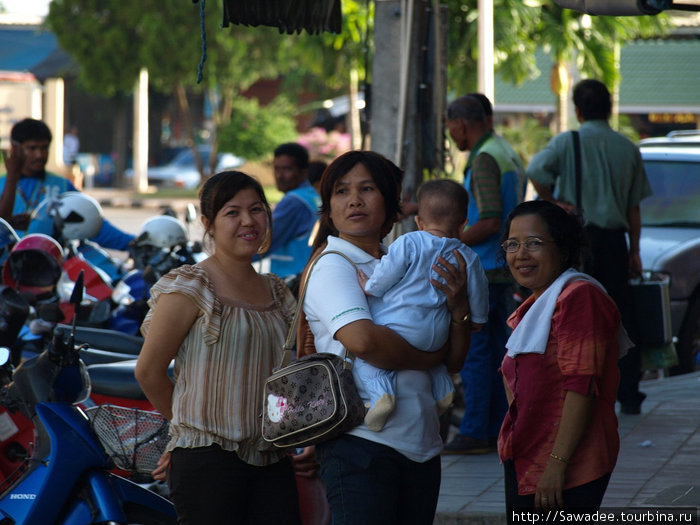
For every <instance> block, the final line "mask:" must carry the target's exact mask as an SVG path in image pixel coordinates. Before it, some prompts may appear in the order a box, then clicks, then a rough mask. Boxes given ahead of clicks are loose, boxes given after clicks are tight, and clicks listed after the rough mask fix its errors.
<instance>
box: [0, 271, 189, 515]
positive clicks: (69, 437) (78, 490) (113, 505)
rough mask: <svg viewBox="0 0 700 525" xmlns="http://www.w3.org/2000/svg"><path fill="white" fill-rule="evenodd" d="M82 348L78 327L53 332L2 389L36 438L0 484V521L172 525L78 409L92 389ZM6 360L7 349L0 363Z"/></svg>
mask: <svg viewBox="0 0 700 525" xmlns="http://www.w3.org/2000/svg"><path fill="white" fill-rule="evenodd" d="M81 281H82V274H81V275H80V276H79V278H78V280H77V282H76V286H75V288H74V292H73V295H72V296H71V299H70V302H71V303H72V304H73V305H74V307H75V308H76V310H77V309H79V307H80V302H81V300H82V291H83V285H82V282H81ZM76 317H77V312H76V315H75V316H74V319H75V318H76ZM80 350H81V347H80V346H78V347H76V344H75V325H73V330H71V331H70V332H69V333H66V331H65V330H62V331H59V330H57V331H56V332H55V334H54V336H53V339H52V340H51V342H50V343H49V344H48V347H47V348H46V350H45V351H44V352H42V353H41V354H40V355H39V356H37V357H33V358H31V359H28V360H26V361H25V362H23V363H22V364H21V365H19V366H18V367H17V368H16V369H15V370H14V373H12V376H11V379H12V381H11V382H10V383H9V384H7V385H6V386H5V387H4V388H3V391H2V393H1V395H0V405H2V407H4V408H6V409H7V410H8V411H9V412H10V413H13V412H15V411H18V412H19V413H21V414H23V416H25V417H26V418H28V419H30V420H31V421H32V423H33V424H34V428H35V434H34V436H35V437H34V440H33V443H32V445H33V446H31V447H29V448H28V452H27V454H26V457H24V458H23V460H22V461H20V462H19V463H20V465H19V467H18V468H17V469H16V470H15V471H14V472H12V473H10V474H9V475H7V476H6V479H5V480H4V481H3V482H2V485H0V523H8V524H9V523H12V524H27V525H34V524H44V523H47V524H48V523H54V524H59V525H73V524H75V525H85V524H92V523H94V524H97V523H100V524H105V523H110V524H114V525H120V524H124V525H125V524H135V523H142V524H153V525H158V524H164V525H165V524H174V523H176V514H175V510H174V507H173V505H172V503H171V502H169V501H168V500H167V499H165V498H163V497H161V496H159V495H157V494H155V493H154V492H151V491H149V490H147V489H145V488H143V487H141V486H140V485H138V484H135V483H133V482H131V481H128V480H126V479H124V478H122V477H120V476H116V475H114V474H111V473H110V472H109V471H110V470H111V469H113V468H114V466H115V462H114V460H113V457H112V456H110V455H108V454H107V453H106V452H105V445H104V443H103V442H102V441H100V439H98V436H97V435H96V433H95V430H94V428H95V427H94V425H93V424H91V420H90V418H88V416H87V415H86V414H85V412H83V411H82V410H81V409H80V408H78V407H77V406H76V403H79V402H81V401H82V400H84V399H85V398H86V397H87V395H88V394H89V391H90V380H89V377H88V375H87V373H86V370H85V366H84V364H83V362H82V361H81V359H80V356H79V352H80ZM8 360H9V351H8V350H7V349H6V348H5V349H3V350H1V351H0V363H6V362H7V361H8ZM8 367H9V364H5V365H3V367H2V370H3V371H8V370H10V368H8ZM137 437H138V436H137ZM155 439H157V438H150V441H149V443H147V444H146V445H149V446H150V445H152V444H153V441H154V440H155ZM132 441H134V440H132ZM136 441H138V440H136ZM134 450H136V447H134Z"/></svg>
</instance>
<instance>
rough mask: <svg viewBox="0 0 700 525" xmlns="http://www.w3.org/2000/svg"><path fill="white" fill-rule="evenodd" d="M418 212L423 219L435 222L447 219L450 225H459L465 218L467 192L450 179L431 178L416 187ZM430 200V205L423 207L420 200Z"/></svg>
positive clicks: (467, 201) (467, 203) (467, 199)
mask: <svg viewBox="0 0 700 525" xmlns="http://www.w3.org/2000/svg"><path fill="white" fill-rule="evenodd" d="M417 198H418V206H419V214H420V215H421V217H422V218H424V219H430V220H433V221H437V222H445V221H449V224H450V225H451V226H459V225H460V224H462V222H464V220H465V219H466V218H467V209H468V207H469V193H467V190H466V189H465V188H464V186H462V185H461V184H459V183H458V182H456V181H453V180H451V179H433V180H429V181H427V182H424V183H423V184H421V185H420V187H419V188H418V196H417ZM428 200H430V207H429V208H423V207H420V206H421V202H423V201H428Z"/></svg>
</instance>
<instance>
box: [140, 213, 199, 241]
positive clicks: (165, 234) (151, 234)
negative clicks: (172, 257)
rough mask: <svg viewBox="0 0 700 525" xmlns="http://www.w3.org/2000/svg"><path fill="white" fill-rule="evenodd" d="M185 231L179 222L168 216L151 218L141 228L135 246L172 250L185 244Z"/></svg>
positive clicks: (186, 237)
mask: <svg viewBox="0 0 700 525" xmlns="http://www.w3.org/2000/svg"><path fill="white" fill-rule="evenodd" d="M187 239H188V236H187V230H186V229H185V226H184V225H183V224H182V222H180V220H178V219H176V218H175V217H171V216H170V215H158V216H157V217H151V218H150V219H148V220H147V221H146V222H144V223H143V225H142V226H141V230H140V231H139V233H138V234H137V235H136V241H135V244H137V245H139V246H154V247H156V248H173V247H174V246H178V245H184V244H187Z"/></svg>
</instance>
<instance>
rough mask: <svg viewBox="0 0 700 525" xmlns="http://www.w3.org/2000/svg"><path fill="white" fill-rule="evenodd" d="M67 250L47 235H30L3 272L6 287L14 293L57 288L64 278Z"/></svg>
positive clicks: (20, 244)
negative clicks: (63, 270)
mask: <svg viewBox="0 0 700 525" xmlns="http://www.w3.org/2000/svg"><path fill="white" fill-rule="evenodd" d="M62 267H63V250H62V249H61V245H60V244H58V242H56V240H55V239H54V238H52V237H49V236H48V235H45V234H43V233H30V234H29V235H26V236H24V237H22V238H21V239H20V240H19V241H17V244H15V246H14V247H13V248H12V251H11V252H10V255H9V256H8V257H7V260H6V261H5V264H3V269H2V281H3V284H4V285H6V286H9V287H11V288H14V289H19V290H25V289H26V290H27V291H31V288H42V287H48V286H54V285H55V284H56V283H57V282H58V280H59V279H60V277H61V269H62Z"/></svg>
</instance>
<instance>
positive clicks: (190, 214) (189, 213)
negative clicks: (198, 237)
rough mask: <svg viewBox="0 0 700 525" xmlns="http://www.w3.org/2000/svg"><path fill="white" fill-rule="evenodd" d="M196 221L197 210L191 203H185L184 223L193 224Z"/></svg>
mask: <svg viewBox="0 0 700 525" xmlns="http://www.w3.org/2000/svg"><path fill="white" fill-rule="evenodd" d="M196 220H197V209H196V208H195V207H194V204H192V203H191V202H188V203H187V209H186V210H185V222H186V223H187V224H190V223H193V222H195V221H196Z"/></svg>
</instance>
